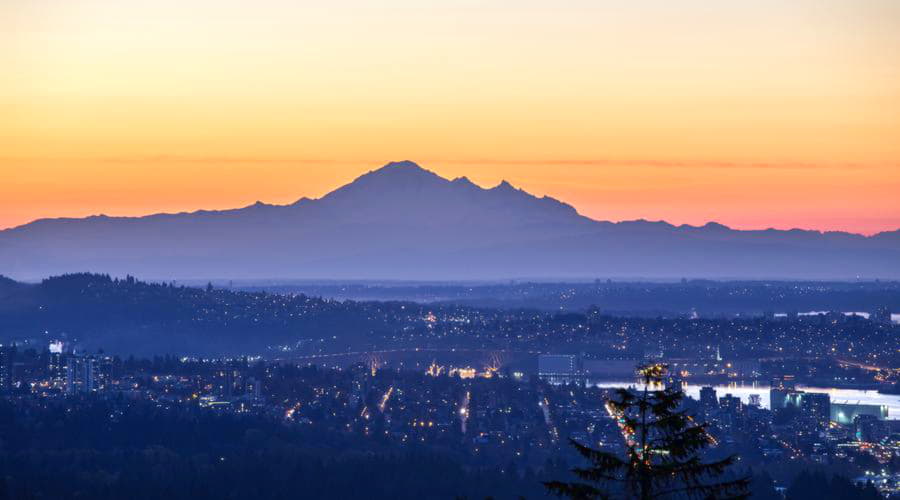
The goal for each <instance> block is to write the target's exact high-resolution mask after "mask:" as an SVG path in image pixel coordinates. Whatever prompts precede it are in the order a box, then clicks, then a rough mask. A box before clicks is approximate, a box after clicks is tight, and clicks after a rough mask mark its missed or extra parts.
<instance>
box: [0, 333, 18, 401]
mask: <svg viewBox="0 0 900 500" xmlns="http://www.w3.org/2000/svg"><path fill="white" fill-rule="evenodd" d="M15 362H16V346H15V345H2V344H0V393H2V392H9V391H11V390H12V388H13V385H14V384H13V365H14V364H15Z"/></svg>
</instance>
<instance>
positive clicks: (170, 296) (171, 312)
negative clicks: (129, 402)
mask: <svg viewBox="0 0 900 500" xmlns="http://www.w3.org/2000/svg"><path fill="white" fill-rule="evenodd" d="M0 296H3V300H2V301H0V341H2V339H7V340H8V339H29V338H33V339H38V338H44V339H45V340H48V339H56V338H63V339H66V340H69V341H72V342H77V343H79V344H82V345H84V346H85V347H89V348H104V349H106V350H108V351H113V352H123V353H165V352H171V353H180V354H188V353H196V354H207V353H252V352H260V353H262V352H263V351H265V350H266V349H267V348H268V347H269V346H274V345H280V344H289V345H293V344H296V342H298V341H299V340H301V339H302V340H305V341H308V342H316V341H319V339H328V341H329V342H328V343H329V348H331V349H334V348H339V346H343V345H346V346H349V345H351V344H352V345H354V346H357V347H358V346H361V345H365V343H366V342H367V341H368V340H369V339H375V338H379V337H381V336H383V334H385V333H387V332H390V331H394V330H395V327H394V325H396V324H397V323H398V322H399V321H400V316H401V315H402V316H404V317H408V316H409V315H410V314H416V310H417V309H418V306H416V305H414V304H401V303H374V302H373V303H363V302H352V301H343V302H341V301H333V300H327V299H319V298H313V297H308V296H305V295H293V296H291V295H273V294H268V293H261V292H260V293H250V292H233V291H229V290H219V289H211V288H207V289H203V288H190V287H184V286H175V285H173V284H167V283H145V282H141V281H137V280H135V279H134V278H131V277H128V278H126V279H121V280H120V279H114V278H111V277H110V276H107V275H98V274H68V275H63V276H59V277H53V278H49V279H46V280H44V281H42V282H41V283H40V284H39V285H23V284H19V283H15V282H12V281H10V280H6V279H4V280H0Z"/></svg>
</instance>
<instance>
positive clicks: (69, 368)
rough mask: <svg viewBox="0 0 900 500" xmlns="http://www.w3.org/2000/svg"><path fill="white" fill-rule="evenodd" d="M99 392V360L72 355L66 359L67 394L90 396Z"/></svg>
mask: <svg viewBox="0 0 900 500" xmlns="http://www.w3.org/2000/svg"><path fill="white" fill-rule="evenodd" d="M96 390H97V360H96V359H95V358H94V357H93V356H76V355H72V356H69V357H68V358H67V359H66V393H67V394H69V395H75V394H90V393H93V392H96Z"/></svg>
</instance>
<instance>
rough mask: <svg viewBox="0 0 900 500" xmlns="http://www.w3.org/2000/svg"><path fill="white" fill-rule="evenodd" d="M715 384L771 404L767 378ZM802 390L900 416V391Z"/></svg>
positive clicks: (688, 387)
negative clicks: (870, 406)
mask: <svg viewBox="0 0 900 500" xmlns="http://www.w3.org/2000/svg"><path fill="white" fill-rule="evenodd" d="M589 385H591V386H594V387H600V388H618V387H628V386H631V385H634V382H628V381H603V382H592V383H589ZM701 387H704V385H703V384H685V386H684V391H685V393H686V394H687V395H688V396H690V397H692V398H694V399H698V400H699V399H700V388H701ZM712 387H713V388H715V390H716V395H717V396H718V397H722V396H724V395H726V394H731V395H733V396H738V397H740V398H741V401H743V402H744V403H745V404H747V403H749V401H750V396H751V395H753V394H758V395H759V397H760V403H761V404H762V407H763V408H766V409H768V408H769V384H767V383H764V382H753V383H740V382H737V383H731V384H724V385H723V384H719V385H713V386H712ZM797 389H798V390H802V391H807V392H822V393H827V394H829V395H830V396H831V401H832V402H833V403H843V402H849V403H860V404H868V405H885V406H887V407H888V420H900V395H897V394H881V393H879V392H878V391H864V390H859V389H838V388H833V387H831V388H829V387H806V386H802V385H798V386H797Z"/></svg>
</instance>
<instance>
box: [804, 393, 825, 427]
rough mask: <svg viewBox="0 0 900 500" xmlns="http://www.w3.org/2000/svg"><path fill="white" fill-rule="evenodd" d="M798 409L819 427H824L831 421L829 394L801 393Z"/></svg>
mask: <svg viewBox="0 0 900 500" xmlns="http://www.w3.org/2000/svg"><path fill="white" fill-rule="evenodd" d="M800 411H801V412H802V413H803V416H804V417H805V418H808V419H809V420H811V421H812V422H815V423H816V424H817V425H818V426H819V427H825V426H827V425H828V423H829V422H830V421H831V396H829V395H828V394H826V393H821V392H804V393H801V394H800Z"/></svg>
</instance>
